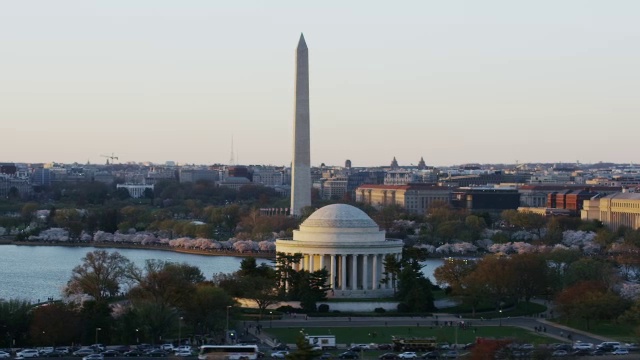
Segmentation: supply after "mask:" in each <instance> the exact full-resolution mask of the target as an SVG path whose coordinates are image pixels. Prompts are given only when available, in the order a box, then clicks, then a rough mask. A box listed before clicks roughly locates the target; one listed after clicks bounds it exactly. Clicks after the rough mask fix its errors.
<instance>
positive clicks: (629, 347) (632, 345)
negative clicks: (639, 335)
mask: <svg viewBox="0 0 640 360" xmlns="http://www.w3.org/2000/svg"><path fill="white" fill-rule="evenodd" d="M624 347H626V348H627V350H629V351H638V350H640V346H638V344H636V343H626V344H624Z"/></svg>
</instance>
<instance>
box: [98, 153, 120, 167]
mask: <svg viewBox="0 0 640 360" xmlns="http://www.w3.org/2000/svg"><path fill="white" fill-rule="evenodd" d="M100 156H102V157H106V158H107V165H109V159H111V163H113V160H118V157H117V156H115V155H114V153H111V155H100Z"/></svg>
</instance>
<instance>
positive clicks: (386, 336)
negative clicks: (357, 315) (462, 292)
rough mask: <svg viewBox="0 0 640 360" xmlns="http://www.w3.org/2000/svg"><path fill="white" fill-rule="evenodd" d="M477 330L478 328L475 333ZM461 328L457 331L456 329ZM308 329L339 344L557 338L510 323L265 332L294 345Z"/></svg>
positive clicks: (293, 329)
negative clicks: (406, 339)
mask: <svg viewBox="0 0 640 360" xmlns="http://www.w3.org/2000/svg"><path fill="white" fill-rule="evenodd" d="M473 329H476V331H475V333H474V331H473ZM456 330H457V331H456ZM300 331H304V333H305V334H307V335H335V336H336V343H338V344H351V343H362V344H368V343H379V344H382V343H391V336H400V337H429V336H433V337H436V338H437V340H438V342H448V343H454V342H455V341H456V333H457V337H458V344H466V343H470V342H474V341H475V339H476V337H493V338H505V337H509V338H515V339H517V340H518V341H521V342H526V343H537V344H539V343H551V342H557V340H554V339H551V338H548V337H546V336H542V335H539V334H536V333H534V332H531V331H527V330H524V329H521V328H517V327H510V326H502V327H500V326H477V327H475V326H474V327H472V328H470V329H467V330H461V329H458V328H457V327H442V328H440V327H431V328H430V327H429V326H420V327H407V326H374V327H371V326H369V327H315V328H304V330H303V329H302V328H293V327H291V328H273V329H264V332H265V333H266V334H268V335H269V336H271V337H272V338H276V339H277V340H278V342H283V343H287V344H294V343H295V342H296V337H297V336H298V334H300Z"/></svg>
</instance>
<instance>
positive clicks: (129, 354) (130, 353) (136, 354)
mask: <svg viewBox="0 0 640 360" xmlns="http://www.w3.org/2000/svg"><path fill="white" fill-rule="evenodd" d="M142 355H144V354H143V353H142V352H141V351H138V350H129V351H126V352H125V353H123V354H122V356H126V357H139V356H142Z"/></svg>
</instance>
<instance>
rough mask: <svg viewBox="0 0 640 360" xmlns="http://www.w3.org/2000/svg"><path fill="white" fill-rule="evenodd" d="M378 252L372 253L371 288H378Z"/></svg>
mask: <svg viewBox="0 0 640 360" xmlns="http://www.w3.org/2000/svg"><path fill="white" fill-rule="evenodd" d="M378 256H380V255H378V254H373V259H372V263H371V278H372V279H371V288H372V289H373V290H376V289H377V288H378Z"/></svg>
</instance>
